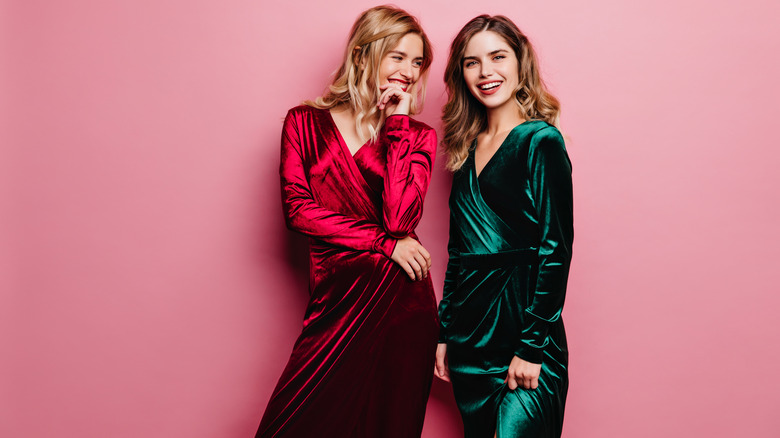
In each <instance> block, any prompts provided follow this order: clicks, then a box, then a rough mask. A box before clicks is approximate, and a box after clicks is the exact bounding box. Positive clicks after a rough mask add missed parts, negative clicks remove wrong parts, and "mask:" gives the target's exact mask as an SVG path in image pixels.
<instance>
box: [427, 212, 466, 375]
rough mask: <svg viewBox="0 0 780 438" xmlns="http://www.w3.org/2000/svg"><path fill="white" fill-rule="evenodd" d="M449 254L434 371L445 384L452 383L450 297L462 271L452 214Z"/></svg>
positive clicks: (440, 308) (440, 309)
mask: <svg viewBox="0 0 780 438" xmlns="http://www.w3.org/2000/svg"><path fill="white" fill-rule="evenodd" d="M447 252H448V253H449V255H450V258H449V261H448V262H447V272H446V273H445V274H444V292H443V294H442V298H441V301H439V346H438V347H437V348H436V365H435V367H434V370H433V372H434V375H435V376H436V377H438V378H439V379H441V380H444V381H445V382H449V381H450V370H449V364H448V363H447V326H449V324H450V321H451V314H450V297H451V296H452V293H453V292H454V291H455V288H456V287H457V286H458V271H460V250H459V249H458V238H457V230H456V229H455V226H454V222H453V220H452V214H450V240H449V243H448V244H447Z"/></svg>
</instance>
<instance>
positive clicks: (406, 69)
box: [398, 61, 412, 80]
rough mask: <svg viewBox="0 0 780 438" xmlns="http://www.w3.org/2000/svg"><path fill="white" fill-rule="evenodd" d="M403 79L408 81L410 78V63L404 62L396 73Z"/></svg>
mask: <svg viewBox="0 0 780 438" xmlns="http://www.w3.org/2000/svg"><path fill="white" fill-rule="evenodd" d="M398 73H400V74H401V76H403V77H404V79H406V80H409V79H411V78H412V62H411V61H409V62H404V63H403V65H402V66H401V69H400V70H399V71H398Z"/></svg>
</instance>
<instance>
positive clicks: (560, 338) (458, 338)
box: [439, 121, 574, 438]
mask: <svg viewBox="0 0 780 438" xmlns="http://www.w3.org/2000/svg"><path fill="white" fill-rule="evenodd" d="M475 145H476V143H475ZM473 149H474V148H472V151H471V153H470V155H469V157H468V159H467V161H466V163H465V164H464V165H463V167H462V168H461V169H460V170H459V171H457V172H456V173H455V175H454V178H453V182H452V192H451V195H450V213H451V215H450V241H449V263H448V267H447V274H446V278H445V285H444V297H443V299H442V301H441V303H440V304H439V316H440V321H441V330H440V342H446V343H447V354H448V358H449V368H450V376H451V379H452V384H453V389H454V393H455V400H456V402H457V404H458V408H459V409H460V412H461V416H462V417H463V423H464V429H465V435H466V437H467V438H477V437H486V438H489V437H493V434H494V432H497V434H498V438H509V437H520V436H523V437H526V436H527V437H535V438H540V437H558V436H560V435H561V429H562V427H563V411H564V405H565V402H566V392H567V388H568V372H567V366H568V349H567V345H566V334H565V332H564V327H563V321H562V319H561V311H562V309H563V302H564V296H565V294H566V282H567V279H568V273H569V265H570V261H571V250H572V241H573V234H574V233H573V208H572V181H571V163H570V161H569V158H568V155H567V153H566V149H565V146H564V142H563V138H562V137H561V134H560V132H558V130H557V129H556V128H555V127H552V126H550V125H548V124H547V123H545V122H543V121H527V122H525V123H522V124H520V125H518V126H517V127H515V128H514V129H513V130H512V131H511V132H510V134H509V135H508V136H507V138H506V140H505V141H504V142H503V144H502V145H501V146H500V147H499V149H498V150H497V151H496V153H495V155H493V157H492V158H491V159H490V160H489V161H488V163H487V164H486V165H485V167H484V169H483V170H482V172H481V173H480V174H479V176H477V174H476V170H475V166H474V150H473ZM515 355H517V356H518V357H520V358H521V359H524V360H526V361H529V362H533V363H540V364H542V371H541V375H540V378H539V387H538V388H537V389H534V390H526V389H522V388H518V389H516V390H514V391H511V390H509V388H508V387H507V385H506V384H505V383H504V379H505V378H506V376H507V370H508V368H509V363H510V362H511V360H512V358H513V356H515Z"/></svg>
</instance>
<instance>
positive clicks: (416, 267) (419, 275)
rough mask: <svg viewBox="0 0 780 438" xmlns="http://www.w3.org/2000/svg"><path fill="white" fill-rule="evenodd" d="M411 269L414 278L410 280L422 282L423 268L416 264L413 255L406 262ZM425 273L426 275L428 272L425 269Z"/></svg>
mask: <svg viewBox="0 0 780 438" xmlns="http://www.w3.org/2000/svg"><path fill="white" fill-rule="evenodd" d="M407 263H409V265H410V266H411V267H412V271H414V278H412V280H422V278H423V268H422V266H420V263H418V262H417V260H416V259H415V258H414V255H412V257H411V258H410V260H409V261H408V262H407ZM425 272H426V273H427V272H428V270H427V269H426V270H425Z"/></svg>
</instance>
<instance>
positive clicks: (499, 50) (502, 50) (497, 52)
mask: <svg viewBox="0 0 780 438" xmlns="http://www.w3.org/2000/svg"><path fill="white" fill-rule="evenodd" d="M501 52H506V53H509V50H506V49H498V50H493V51H492V52H490V53H488V55H497V54H499V53H501ZM467 59H476V60H478V59H479V57H477V56H464V57H463V60H464V61H465V60H467Z"/></svg>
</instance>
